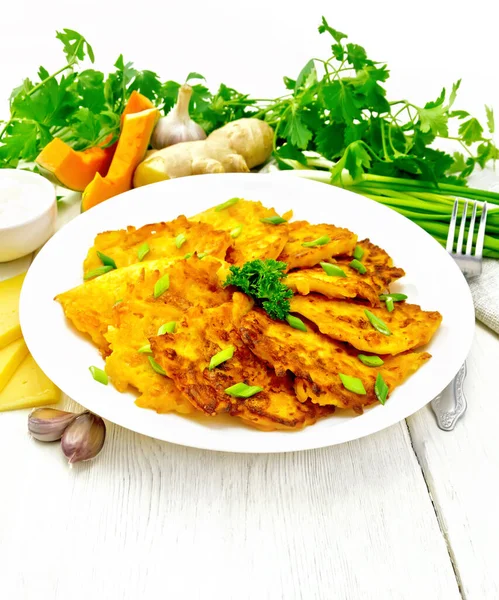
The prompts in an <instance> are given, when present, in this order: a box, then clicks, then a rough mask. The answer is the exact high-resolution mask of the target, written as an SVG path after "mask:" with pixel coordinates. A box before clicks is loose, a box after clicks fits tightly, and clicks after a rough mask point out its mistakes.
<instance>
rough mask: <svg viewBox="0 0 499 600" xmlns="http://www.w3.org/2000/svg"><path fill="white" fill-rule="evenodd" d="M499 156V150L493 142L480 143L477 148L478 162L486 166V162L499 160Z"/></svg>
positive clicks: (483, 166)
mask: <svg viewBox="0 0 499 600" xmlns="http://www.w3.org/2000/svg"><path fill="white" fill-rule="evenodd" d="M498 158H499V150H498V149H497V148H496V146H494V144H493V143H492V142H487V143H484V144H479V146H478V148H477V158H476V161H477V163H478V164H479V165H480V166H481V167H482V169H484V168H485V166H486V164H487V163H488V162H489V160H497V159H498Z"/></svg>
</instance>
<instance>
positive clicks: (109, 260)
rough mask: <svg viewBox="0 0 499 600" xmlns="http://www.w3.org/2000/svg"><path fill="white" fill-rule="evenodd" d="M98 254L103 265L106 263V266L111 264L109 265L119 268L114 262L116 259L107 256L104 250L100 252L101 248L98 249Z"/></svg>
mask: <svg viewBox="0 0 499 600" xmlns="http://www.w3.org/2000/svg"><path fill="white" fill-rule="evenodd" d="M97 256H98V257H99V258H100V260H101V263H102V264H103V265H106V266H109V267H113V269H117V268H118V267H117V266H116V263H115V262H114V259H113V258H111V257H110V256H107V255H106V254H104V253H103V252H99V250H97Z"/></svg>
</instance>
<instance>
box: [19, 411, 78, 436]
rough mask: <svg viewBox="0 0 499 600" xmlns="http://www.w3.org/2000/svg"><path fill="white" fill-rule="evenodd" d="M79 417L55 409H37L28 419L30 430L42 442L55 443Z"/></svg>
mask: <svg viewBox="0 0 499 600" xmlns="http://www.w3.org/2000/svg"><path fill="white" fill-rule="evenodd" d="M77 416H78V415H75V414H74V413H70V412H65V411H63V410H57V409H55V408H35V409H34V410H32V411H31V412H30V414H29V417H28V430H29V432H30V433H31V435H32V436H33V437H34V438H35V439H36V440H39V441H40V442H55V441H56V440H60V439H61V437H62V435H63V433H64V431H65V430H66V428H67V427H68V426H69V425H71V423H72V422H73V421H74V420H75V419H76V417H77Z"/></svg>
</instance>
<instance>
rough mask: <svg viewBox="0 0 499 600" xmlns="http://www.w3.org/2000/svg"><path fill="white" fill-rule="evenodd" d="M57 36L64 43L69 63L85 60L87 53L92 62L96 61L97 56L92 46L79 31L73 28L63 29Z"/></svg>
mask: <svg viewBox="0 0 499 600" xmlns="http://www.w3.org/2000/svg"><path fill="white" fill-rule="evenodd" d="M55 37H56V38H57V39H58V40H61V42H62V43H63V45H64V48H63V51H64V54H65V55H66V57H67V59H68V63H69V64H71V63H73V62H76V61H77V60H83V59H84V58H85V54H87V55H88V58H89V59H90V61H91V62H94V60H95V57H94V51H93V50H92V46H91V45H90V44H89V43H88V42H87V40H86V39H85V38H84V37H83V36H82V35H81V34H80V33H78V32H77V31H74V30H73V29H63V30H62V31H58V32H57V34H56V36H55Z"/></svg>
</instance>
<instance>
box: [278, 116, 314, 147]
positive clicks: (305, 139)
mask: <svg viewBox="0 0 499 600" xmlns="http://www.w3.org/2000/svg"><path fill="white" fill-rule="evenodd" d="M283 135H284V137H285V138H286V139H287V140H288V141H289V142H291V144H293V146H295V147H296V148H299V149H300V150H305V149H306V148H307V146H308V143H309V141H310V140H311V139H312V132H311V131H310V129H308V127H307V126H306V125H305V124H304V123H303V121H302V119H301V117H300V115H299V114H298V113H297V112H295V111H294V110H293V111H291V113H290V116H289V117H288V119H287V123H286V127H285V128H284V131H283Z"/></svg>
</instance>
